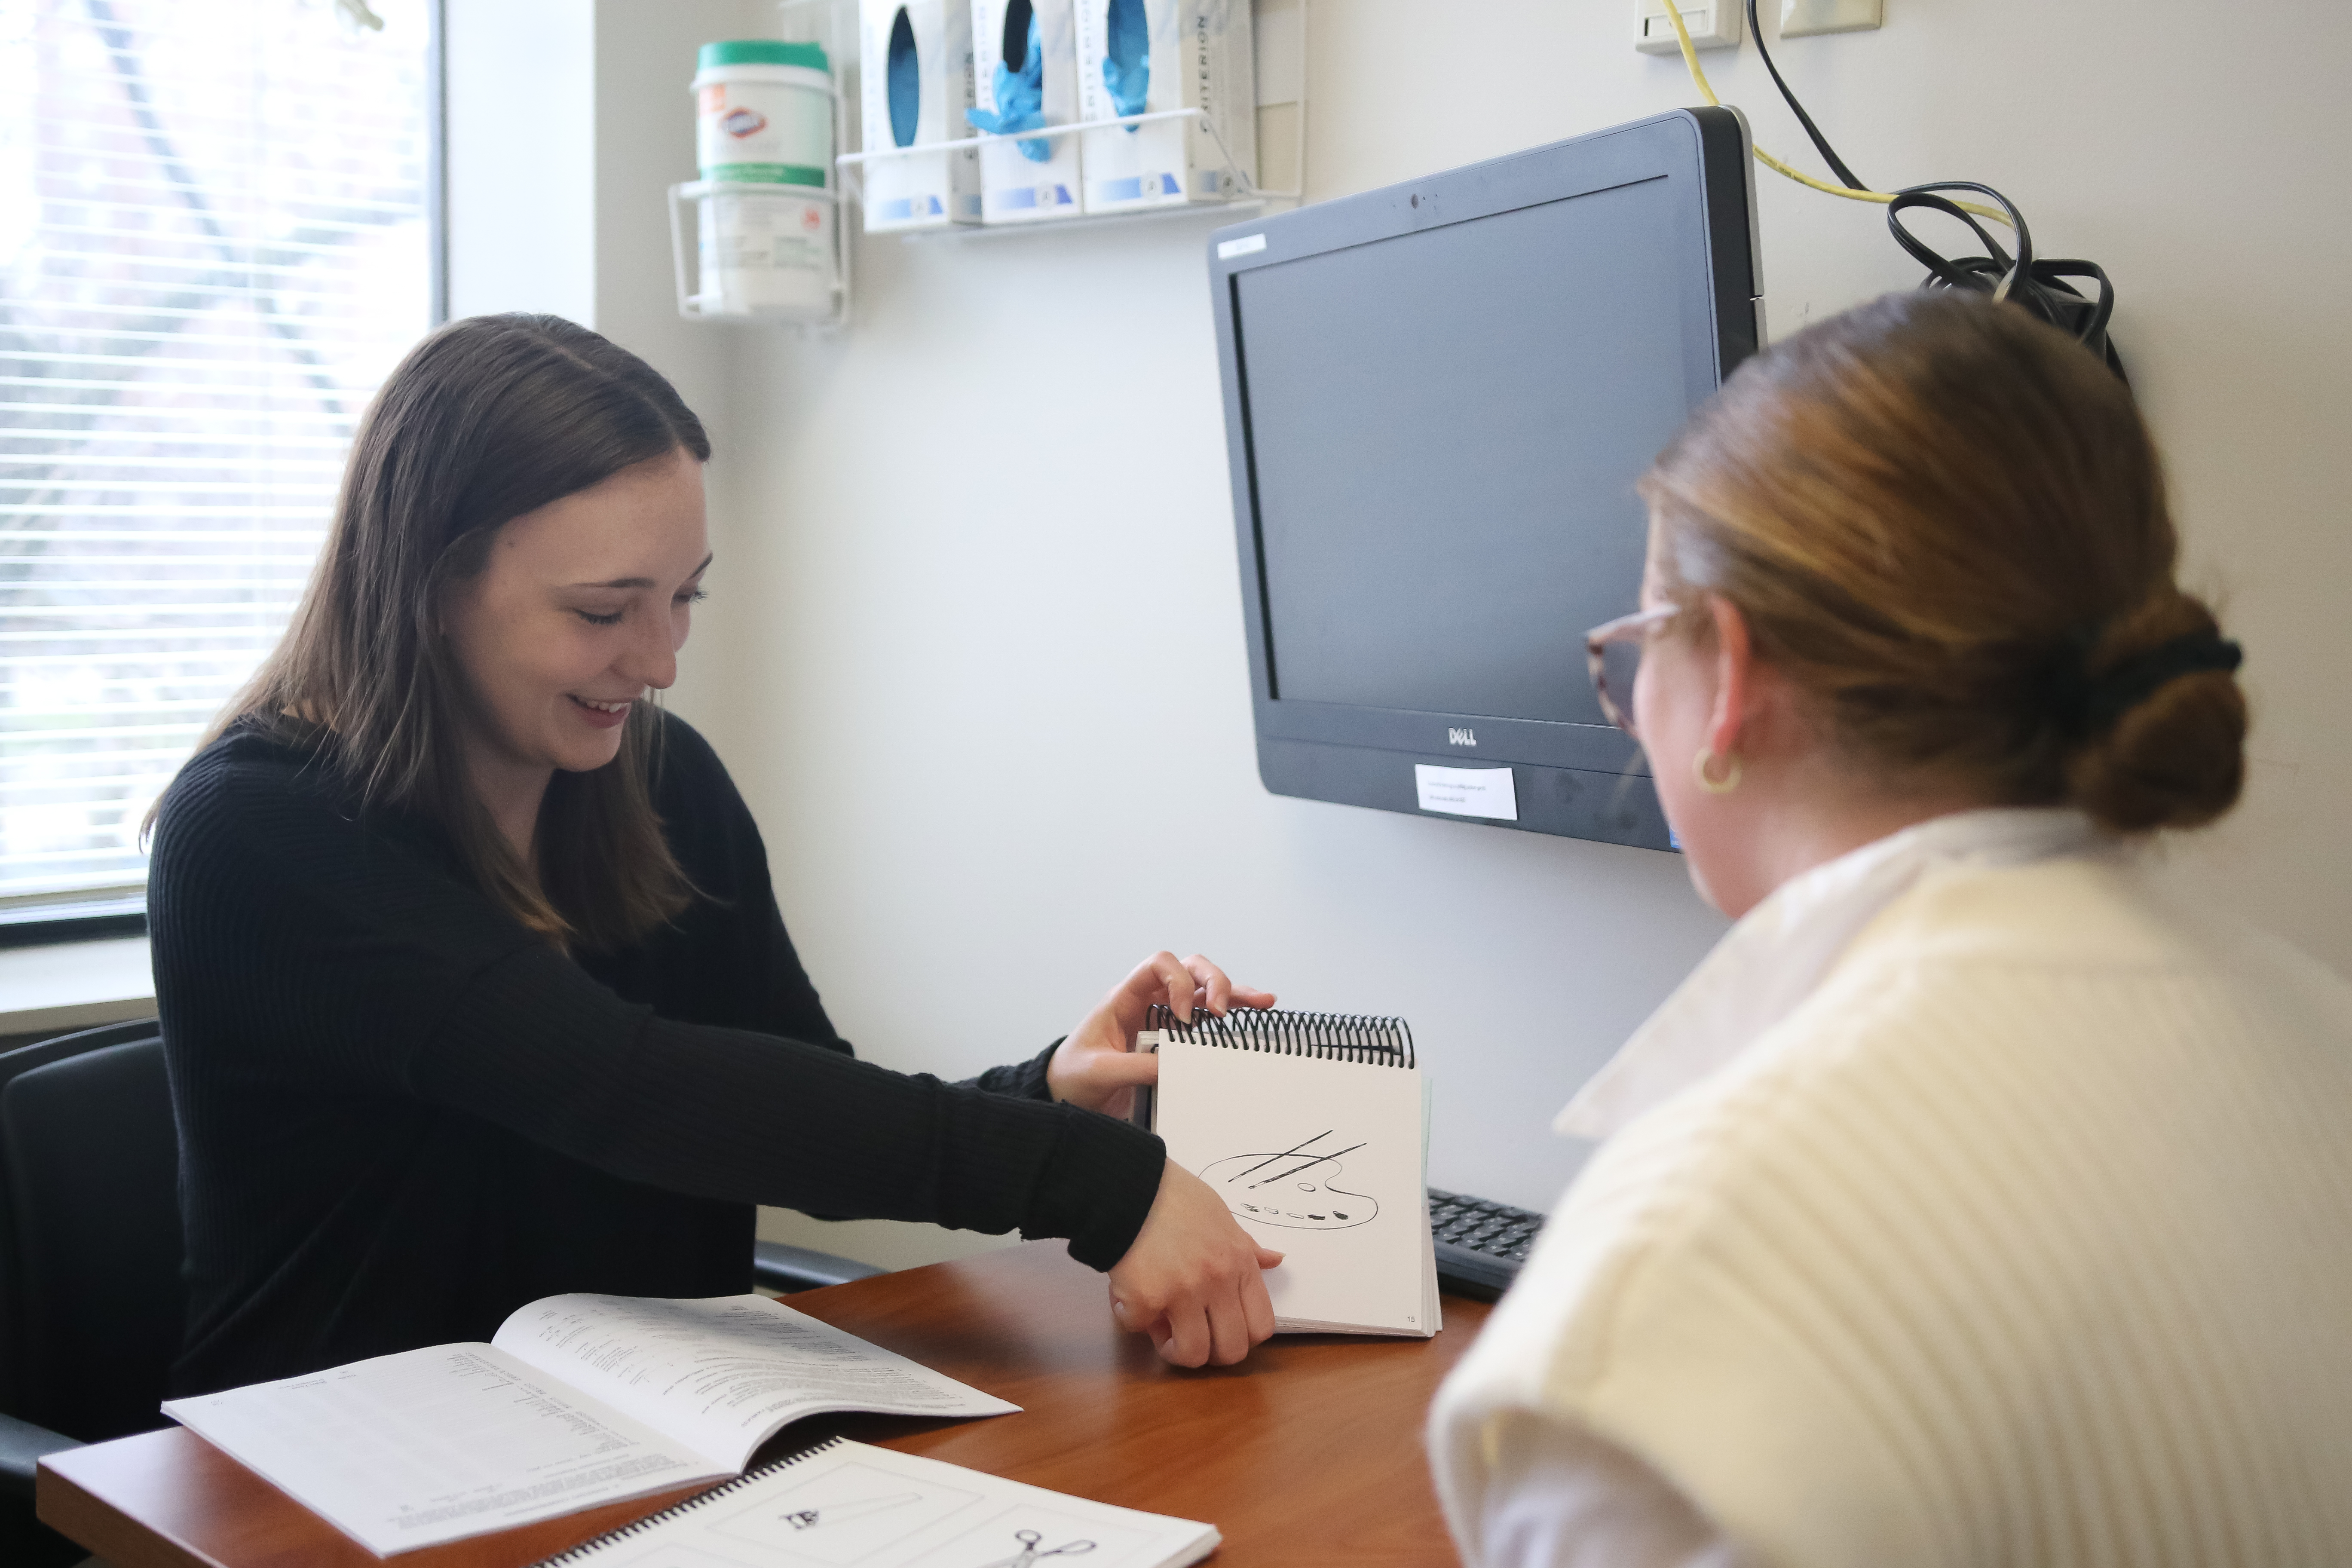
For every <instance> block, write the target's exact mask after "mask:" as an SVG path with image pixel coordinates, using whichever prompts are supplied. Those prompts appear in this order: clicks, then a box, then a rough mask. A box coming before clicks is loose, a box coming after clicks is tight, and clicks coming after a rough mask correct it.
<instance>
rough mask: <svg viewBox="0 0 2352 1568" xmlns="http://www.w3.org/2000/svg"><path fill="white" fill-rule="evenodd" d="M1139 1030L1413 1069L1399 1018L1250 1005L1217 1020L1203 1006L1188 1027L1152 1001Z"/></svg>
mask: <svg viewBox="0 0 2352 1568" xmlns="http://www.w3.org/2000/svg"><path fill="white" fill-rule="evenodd" d="M1144 1027H1145V1029H1146V1030H1151V1029H1157V1030H1160V1032H1162V1033H1163V1034H1165V1035H1166V1036H1167V1037H1169V1038H1170V1039H1172V1040H1183V1041H1185V1042H1187V1043H1189V1044H1193V1045H1202V1046H1223V1047H1227V1048H1228V1049H1231V1050H1237V1051H1270V1052H1273V1053H1275V1054H1276V1055H1280V1056H1286V1057H1315V1058H1319V1059H1321V1060H1324V1061H1341V1062H1363V1063H1366V1064H1368V1065H1370V1066H1373V1067H1392V1068H1409V1067H1411V1066H1412V1065H1413V1058H1412V1029H1411V1028H1410V1027H1408V1026H1406V1024H1405V1021H1404V1020H1403V1019H1402V1018H1373V1017H1366V1016H1359V1015H1356V1014H1352V1013H1286V1012H1281V1011H1278V1010H1264V1011H1261V1010H1258V1009H1255V1008H1249V1007H1236V1008H1234V1010H1233V1011H1232V1012H1230V1013H1228V1014H1226V1015H1225V1016H1223V1017H1222V1018H1220V1017H1218V1016H1216V1015H1215V1014H1213V1013H1211V1012H1209V1011H1207V1010H1206V1009H1205V1008H1198V1007H1196V1008H1194V1009H1193V1010H1192V1022H1191V1023H1189V1024H1188V1023H1186V1022H1184V1021H1183V1020H1182V1019H1181V1018H1179V1017H1178V1016H1176V1015H1175V1014H1173V1013H1171V1012H1170V1011H1169V1010H1168V1008H1167V1007H1165V1006H1164V1005H1161V1004H1160V1003H1157V1002H1154V1003H1153V1004H1152V1005H1151V1010H1150V1013H1149V1014H1147V1015H1146V1016H1145V1018H1144Z"/></svg>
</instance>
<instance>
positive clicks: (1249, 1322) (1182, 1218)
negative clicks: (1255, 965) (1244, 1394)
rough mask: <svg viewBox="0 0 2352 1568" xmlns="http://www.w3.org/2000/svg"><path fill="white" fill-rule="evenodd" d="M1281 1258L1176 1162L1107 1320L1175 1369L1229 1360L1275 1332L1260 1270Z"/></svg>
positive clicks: (1115, 1281)
mask: <svg viewBox="0 0 2352 1568" xmlns="http://www.w3.org/2000/svg"><path fill="white" fill-rule="evenodd" d="M1219 978H1220V979H1222V978H1223V976H1222V975H1221V976H1219ZM1281 1261H1282V1254H1281V1253H1279V1252H1269V1251H1267V1250H1266V1249H1265V1247H1260V1246H1259V1245H1258V1244H1257V1243H1256V1242H1255V1241H1253V1240H1251V1239H1250V1237H1249V1233H1248V1232H1246V1231H1244V1230H1243V1229H1242V1227H1241V1225H1240V1223H1239V1222H1238V1221H1236V1220H1235V1219H1234V1216H1233V1214H1232V1212H1231V1211H1230V1210H1228V1209H1227V1208H1226V1207H1225V1205H1224V1201H1223V1199H1221V1198H1219V1197H1218V1196H1217V1194H1214V1193H1213V1192H1211V1191H1210V1190H1209V1185H1208V1184H1207V1183H1205V1182H1203V1181H1202V1180H1201V1178H1200V1177H1198V1176H1196V1175H1194V1174H1192V1172H1190V1171H1188V1170H1186V1169H1184V1167H1183V1166H1181V1165H1179V1164H1178V1163H1176V1162H1175V1161H1173V1160H1171V1161H1169V1162H1168V1163H1167V1164H1166V1165H1164V1166H1162V1167H1161V1168H1160V1194H1159V1196H1157V1197H1155V1198H1153V1199H1152V1200H1151V1212H1150V1214H1148V1215H1145V1216H1144V1219H1143V1228H1142V1229H1141V1230H1139V1231H1138V1232H1136V1233H1135V1242H1134V1244H1133V1245H1132V1246H1130V1247H1129V1248H1128V1249H1127V1256H1126V1257H1124V1258H1120V1259H1119V1260H1118V1262H1117V1263H1115V1264H1113V1265H1112V1266H1111V1270H1110V1310H1111V1316H1113V1317H1114V1318H1117V1319H1118V1323H1119V1326H1120V1327H1121V1328H1123V1329H1127V1330H1129V1331H1132V1332H1136V1333H1145V1334H1150V1336H1151V1343H1152V1345H1153V1347H1154V1348H1156V1349H1157V1350H1158V1351H1159V1352H1160V1356H1161V1358H1162V1359H1163V1360H1166V1361H1169V1362H1172V1363H1175V1364H1176V1365H1178V1366H1199V1365H1201V1364H1202V1363H1204V1362H1214V1363H1217V1364H1218V1365H1219V1366H1231V1365H1232V1364H1233V1363H1235V1362H1237V1361H1239V1360H1241V1359H1242V1357H1244V1356H1245V1355H1247V1354H1249V1350H1250V1346H1252V1345H1254V1344H1256V1343H1257V1342H1259V1341H1261V1340H1263V1339H1265V1337H1266V1336H1267V1335H1269V1334H1271V1333H1273V1332H1274V1303H1273V1301H1272V1300H1269V1299H1268V1298H1267V1296H1266V1293H1265V1279H1263V1278H1262V1277H1261V1276H1260V1275H1259V1272H1258V1271H1259V1270H1260V1269H1262V1268H1273V1267H1274V1266H1275V1265H1276V1264H1277V1263H1280V1262H1281Z"/></svg>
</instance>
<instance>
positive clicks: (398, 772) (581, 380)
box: [207, 314, 710, 949]
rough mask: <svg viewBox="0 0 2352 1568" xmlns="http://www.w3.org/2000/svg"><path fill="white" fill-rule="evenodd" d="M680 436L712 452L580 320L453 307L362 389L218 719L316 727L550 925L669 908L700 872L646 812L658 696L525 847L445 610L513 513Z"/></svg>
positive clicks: (639, 929) (372, 799)
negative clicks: (254, 656) (468, 755)
mask: <svg viewBox="0 0 2352 1568" xmlns="http://www.w3.org/2000/svg"><path fill="white" fill-rule="evenodd" d="M680 450H683V451H686V452H688V453H690V454H692V455H693V457H694V458H696V459H697V460H698V461H701V460H705V459H708V458H709V456H710V440H709V437H707V436H706V435H705V434H704V433H703V429H702V423H701V421H700V420H698V419H697V418H696V417H695V416H694V415H693V413H692V412H691V411H690V410H689V409H688V407H687V406H686V405H685V403H684V402H683V401H681V400H680V399H679V397H678V395H677V391H676V390H675V389H673V388H672V387H671V386H670V384H669V383H668V382H667V381H665V380H663V379H662V377H661V375H660V374H658V373H657V372H656V371H655V370H654V368H653V367H652V366H651V365H648V364H646V363H645V361H643V360H641V359H639V358H637V356H636V355H635V354H633V353H629V352H628V351H627V350H625V349H623V348H620V347H618V346H617V345H615V344H614V343H613V342H609V341H607V340H606V339H604V338H603V337H600V336H598V335H597V334H596V333H594V332H592V331H589V330H588V329H587V328H585V327H582V326H577V325H574V324H573V323H572V322H570V321H564V320H563V319H562V318H561V317H558V316H533V315H520V314H517V315H503V316H475V317H472V318H469V319H467V320H465V321H452V322H450V323H449V324H448V325H447V326H446V327H443V328H441V329H440V330H439V331H436V332H434V333H433V334H432V335H431V336H429V337H427V338H426V339H425V341H424V342H420V343H419V344H417V345H416V347H415V349H413V350H411V351H410V353H409V354H408V357H407V358H405V359H404V360H403V361H402V362H401V363H400V366H399V368H398V369H396V370H394V372H393V373H392V378H391V379H390V380H389V381H387V382H385V383H384V384H383V388H382V390H380V391H379V392H378V393H377V394H376V396H375V401H374V402H373V404H372V405H370V406H369V409H368V412H367V416H366V417H365V419H364V420H363V421H362V424H361V426H360V431H359V436H358V438H357V439H356V440H355V441H354V442H353V443H352V453H351V461H350V464H349V466H348V467H347V468H345V470H344V474H343V487H342V492H341V496H340V497H339V499H338V500H337V502H336V506H335V517H334V522H333V525H332V527H331V529H330V530H329V531H328V534H327V542H326V547H325V550H324V552H323V553H322V554H321V555H320V558H319V563H318V566H317V568H316V569H315V571H314V572H313V573H312V574H311V578H310V587H309V589H308V590H307V591H306V592H305V594H304V595H303V598H302V603H301V605H300V607H299V609H298V610H297V611H296V612H295V615H294V620H293V624H292V626H289V628H288V630H287V633H286V637H285V639H284V640H283V641H282V642H280V643H279V644H278V649H277V651H276V652H275V653H273V654H272V655H271V656H270V657H269V659H268V662H267V663H265V664H264V665H263V666H262V667H261V669H260V671H259V672H258V673H257V674H256V675H255V677H254V679H253V680H252V682H251V683H250V684H249V685H247V688H246V689H245V690H244V691H243V692H241V693H239V694H238V696H237V697H236V700H234V701H233V702H231V703H230V705H229V707H228V709H227V710H226V712H224V714H223V715H222V717H221V719H220V720H219V721H218V722H217V723H216V724H215V727H214V731H213V733H214V734H215V735H216V734H218V733H219V732H220V731H222V730H225V729H226V728H227V727H228V726H229V725H230V724H232V723H234V722H236V721H238V720H240V719H248V720H252V721H257V722H259V723H262V724H265V725H268V726H270V727H272V728H278V729H288V728H294V729H300V730H303V731H307V732H309V733H310V734H313V735H315V736H317V737H319V739H320V745H321V748H322V752H321V754H322V756H323V758H324V759H325V760H326V761H327V763H329V765H331V767H333V768H334V769H335V770H336V771H337V772H338V773H341V775H342V777H343V779H344V780H345V781H346V782H347V783H348V784H349V785H350V786H351V787H352V790H353V791H354V792H355V793H356V794H357V795H359V797H360V799H361V800H362V803H363V805H364V806H365V807H369V808H376V807H382V808H389V809H393V810H396V811H401V812H405V813H409V814H412V815H415V816H421V817H424V818H425V819H426V820H428V821H430V822H432V823H433V824H435V825H436V826H438V827H439V828H440V829H441V830H442V831H443V832H444V833H446V835H447V837H448V838H449V841H450V843H451V845H452V846H453V847H455V849H456V851H457V858H458V860H459V862H460V863H461V865H462V866H463V868H465V870H466V871H467V874H469V875H470V876H471V877H472V878H473V879H475V881H476V882H477V884H478V886H479V887H480V888H481V889H482V890H483V891H484V892H485V893H487V894H488V896H489V897H490V898H492V899H493V900H496V901H497V902H498V903H499V904H500V905H502V906H503V907H504V908H505V909H506V910H508V912H509V913H510V914H512V915H513V916H514V918H515V919H516V920H518V921H520V922H522V924H524V925H525V926H527V927H529V928H530V929H531V930H533V931H540V932H541V933H543V934H545V935H546V936H547V937H549V938H550V939H551V940H552V941H554V942H558V943H561V944H563V945H567V946H569V945H572V944H573V943H578V944H581V945H584V946H587V947H590V948H598V949H611V948H614V947H618V946H621V945H624V944H625V943H626V942H629V941H630V940H632V939H634V938H635V937H638V936H641V935H643V934H644V933H645V932H646V931H650V930H652V929H653V928H654V927H656V926H658V925H660V924H661V923H662V922H663V921H667V920H669V919H670V918H671V917H672V916H674V915H676V914H677V912H678V911H679V910H683V909H684V908H685V907H686V905H687V903H688V900H689V898H690V897H691V893H692V889H691V888H690V887H689V885H688V881H687V879H686V877H685V875H684V874H683V873H682V872H681V871H680V870H679V868H678V865H677V860H676V859H675V858H673V857H672V856H671V854H670V851H669V846H668V843H667V840H666V839H665V838H664V837H663V836H662V829H661V823H660V821H659V819H658V818H657V817H656V816H655V814H654V808H653V793H652V782H651V772H652V768H653V766H654V764H655V762H656V758H655V757H654V755H653V752H654V748H655V745H656V738H657V734H658V731H657V729H656V726H657V725H658V724H659V723H660V716H659V715H658V714H657V713H656V712H655V711H654V710H652V708H651V706H650V705H649V704H646V703H643V702H640V703H638V704H636V705H635V708H633V709H632V710H631V711H630V714H629V719H628V722H627V724H626V726H625V729H624V730H623V732H622V740H621V752H620V755H619V756H618V757H617V758H615V759H614V761H613V762H612V763H607V764H606V765H605V766H604V767H601V768H598V769H596V770H595V771H593V773H557V774H556V775H555V778H554V780H553V781H552V782H551V784H549V786H548V791H547V797H546V800H545V802H544V803H543V804H542V805H541V808H540V816H539V833H538V841H537V849H536V855H537V860H538V864H537V865H536V866H531V865H528V864H526V863H525V862H524V860H523V858H522V857H521V856H520V855H518V854H517V853H516V852H515V850H514V848H513V847H512V846H511V845H510V844H509V842H508V840H507V838H506V837H505V835H503V834H502V833H500V832H499V829H498V826H497V825H496V824H495V823H494V822H493V821H492V820H491V817H490V814H489V810H488V807H487V806H486V805H484V804H483V803H482V801H481V799H480V798H479V796H478V795H477V794H476V793H475V790H474V788H473V785H472V783H471V781H470V779H469V777H468V775H467V770H466V766H465V761H464V754H463V750H462V746H461V742H460V731H459V722H460V719H459V715H460V711H461V705H462V703H463V700H464V689H463V688H464V676H463V674H462V672H461V671H460V670H459V668H458V667H457V661H456V658H455V656H454V655H453V654H452V652H451V651H450V648H449V647H448V644H447V641H446V638H444V637H442V636H441V630H440V627H441V614H442V609H443V606H444V604H445V602H446V595H447V594H448V592H449V590H450V588H451V586H452V584H457V583H460V582H463V581H465V580H467V579H468V578H471V577H473V576H474V575H475V574H478V573H479V572H480V571H481V570H482V568H483V566H484V565H485V564H486V563H488V559H489V552H490V546H491V544H492V542H494V541H495V540H496V538H497V535H498V531H499V528H500V527H501V526H502V525H503V524H505V523H507V522H509V521H512V520H513V519H515V518H517V517H520V516H521V515H522V514H523V513H525V512H528V511H532V510H537V509H538V508H540V507H542V506H545V505H547V504H548V503H549V502H551V501H554V500H561V499H562V498H563V497H564V496H568V495H572V494H574V493H576V492H578V491H580V490H584V489H588V488H590V487H591V486H593V485H595V484H598V483H600V482H602V481H603V480H604V479H610V478H612V477H613V476H614V474H617V473H619V472H620V471H621V470H622V469H624V468H630V467H632V466H634V465H635V464H638V463H642V462H646V461H649V460H651V459H654V458H661V457H663V456H665V455H667V454H668V453H671V452H676V451H680ZM209 738H210V737H207V739H209Z"/></svg>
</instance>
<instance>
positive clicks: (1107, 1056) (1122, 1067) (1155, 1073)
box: [1086, 1051, 1160, 1086]
mask: <svg viewBox="0 0 2352 1568" xmlns="http://www.w3.org/2000/svg"><path fill="white" fill-rule="evenodd" d="M1086 1074H1087V1077H1088V1078H1089V1079H1093V1080H1094V1081H1096V1082H1097V1083H1111V1084H1119V1085H1122V1086H1124V1085H1128V1084H1138V1083H1158V1082H1159V1081H1160V1058H1158V1057H1156V1056H1146V1055H1142V1054H1140V1053H1137V1052H1129V1051H1105V1052H1104V1053H1103V1054H1102V1055H1100V1056H1098V1057H1097V1058H1094V1059H1093V1060H1091V1061H1089V1062H1087V1065H1086Z"/></svg>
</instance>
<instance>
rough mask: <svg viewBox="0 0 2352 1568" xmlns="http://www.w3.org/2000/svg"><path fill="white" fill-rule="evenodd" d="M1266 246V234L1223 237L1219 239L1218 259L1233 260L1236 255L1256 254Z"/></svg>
mask: <svg viewBox="0 0 2352 1568" xmlns="http://www.w3.org/2000/svg"><path fill="white" fill-rule="evenodd" d="M1264 249H1265V236H1264V235H1262V234H1245V235H1244V236H1242V237H1240V238H1239V239H1221V240H1219V241H1217V259H1218V260H1220V261H1231V260H1232V259H1233V258H1234V257H1236V256H1255V255H1256V254H1257V253H1258V252H1259V251H1261V250H1264Z"/></svg>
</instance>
